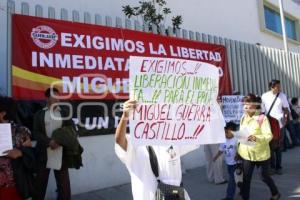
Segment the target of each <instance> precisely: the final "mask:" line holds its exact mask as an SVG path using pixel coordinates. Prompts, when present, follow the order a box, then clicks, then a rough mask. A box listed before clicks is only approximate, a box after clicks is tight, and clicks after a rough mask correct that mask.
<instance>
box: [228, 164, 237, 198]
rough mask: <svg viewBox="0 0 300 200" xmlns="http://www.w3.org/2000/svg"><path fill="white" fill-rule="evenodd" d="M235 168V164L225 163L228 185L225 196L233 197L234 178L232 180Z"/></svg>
mask: <svg viewBox="0 0 300 200" xmlns="http://www.w3.org/2000/svg"><path fill="white" fill-rule="evenodd" d="M235 169H236V165H227V170H228V175H229V178H228V185H227V194H226V197H227V198H231V199H233V198H234V194H235V180H234V171H235Z"/></svg>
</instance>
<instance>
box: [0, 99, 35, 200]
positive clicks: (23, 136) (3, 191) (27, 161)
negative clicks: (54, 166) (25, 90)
mask: <svg viewBox="0 0 300 200" xmlns="http://www.w3.org/2000/svg"><path fill="white" fill-rule="evenodd" d="M14 105H15V104H14V101H13V100H12V98H9V97H2V96H0V124H2V123H9V124H10V126H11V133H12V143H13V149H11V150H8V151H6V152H1V153H3V154H5V156H1V157H0V199H5V200H22V199H27V198H30V197H32V191H33V188H32V174H33V169H34V167H35V158H34V154H33V152H32V150H31V146H32V145H31V139H30V137H31V133H30V131H29V130H28V129H27V128H26V127H24V126H20V125H18V124H16V123H14V122H13V119H14V116H15V109H14V108H15V106H14Z"/></svg>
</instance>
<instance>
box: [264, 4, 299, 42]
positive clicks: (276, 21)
mask: <svg viewBox="0 0 300 200" xmlns="http://www.w3.org/2000/svg"><path fill="white" fill-rule="evenodd" d="M264 13H265V22H266V28H267V29H269V30H271V31H274V32H276V33H279V34H281V35H282V28H281V20H280V14H279V13H278V12H277V11H275V10H273V9H270V8H268V7H267V6H264ZM285 29H286V34H287V37H288V38H291V39H293V40H296V39H297V37H296V24H295V21H294V20H291V19H290V18H287V17H285Z"/></svg>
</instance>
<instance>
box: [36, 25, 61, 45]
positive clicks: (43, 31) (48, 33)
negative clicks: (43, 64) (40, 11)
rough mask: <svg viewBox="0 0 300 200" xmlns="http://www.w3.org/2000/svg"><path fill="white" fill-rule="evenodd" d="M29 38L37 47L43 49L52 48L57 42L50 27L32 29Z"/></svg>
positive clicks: (43, 26) (54, 33)
mask: <svg viewBox="0 0 300 200" xmlns="http://www.w3.org/2000/svg"><path fill="white" fill-rule="evenodd" d="M31 38H32V39H33V42H34V43H35V44H36V45H37V46H38V47H40V48H43V49H50V48H52V47H53V46H54V45H55V44H56V42H57V40H58V36H57V34H56V32H55V31H54V30H53V29H52V28H51V27H49V26H45V25H42V26H38V27H36V28H33V29H32V32H31Z"/></svg>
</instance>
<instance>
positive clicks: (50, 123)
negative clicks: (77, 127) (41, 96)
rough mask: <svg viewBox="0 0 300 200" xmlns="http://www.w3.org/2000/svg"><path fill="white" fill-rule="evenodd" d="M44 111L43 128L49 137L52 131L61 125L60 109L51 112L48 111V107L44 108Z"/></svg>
mask: <svg viewBox="0 0 300 200" xmlns="http://www.w3.org/2000/svg"><path fill="white" fill-rule="evenodd" d="M44 110H46V111H45V119H44V120H45V129H46V134H47V136H48V137H49V138H51V137H52V133H53V131H55V130H56V129H58V128H61V126H62V120H61V114H60V109H59V108H57V109H54V110H52V111H53V112H51V111H50V109H49V108H48V107H45V108H44Z"/></svg>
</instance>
